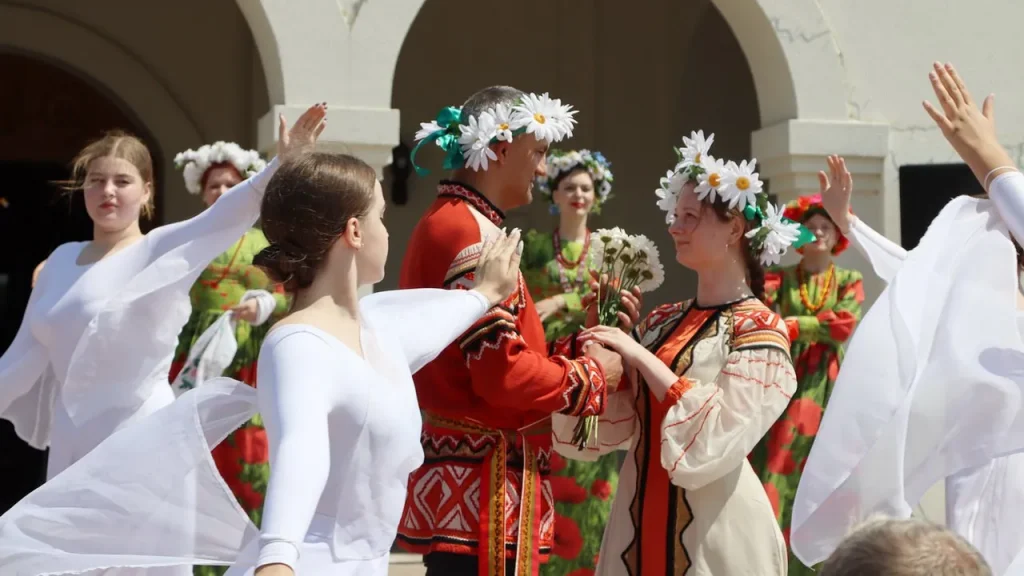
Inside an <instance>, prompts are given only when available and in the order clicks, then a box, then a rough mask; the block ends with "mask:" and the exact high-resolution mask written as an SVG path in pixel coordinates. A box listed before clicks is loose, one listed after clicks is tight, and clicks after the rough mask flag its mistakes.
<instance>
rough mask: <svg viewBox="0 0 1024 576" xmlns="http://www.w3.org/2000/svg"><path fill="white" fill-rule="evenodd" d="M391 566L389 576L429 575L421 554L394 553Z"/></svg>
mask: <svg viewBox="0 0 1024 576" xmlns="http://www.w3.org/2000/svg"><path fill="white" fill-rule="evenodd" d="M390 564H391V567H390V568H389V569H388V576H423V575H424V574H426V573H427V569H426V567H424V566H423V556H420V555H419V554H404V553H393V554H391V562H390Z"/></svg>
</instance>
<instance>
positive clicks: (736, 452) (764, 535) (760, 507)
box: [553, 133, 809, 576]
mask: <svg viewBox="0 0 1024 576" xmlns="http://www.w3.org/2000/svg"><path fill="white" fill-rule="evenodd" d="M712 140H713V137H711V138H708V139H707V140H705V138H704V135H703V133H694V134H693V135H692V138H684V144H685V145H686V147H685V148H684V149H683V150H678V152H679V153H680V156H681V161H680V162H679V164H678V165H677V166H676V169H675V170H673V171H672V172H670V174H669V176H668V177H666V178H665V179H664V180H663V181H662V183H663V189H662V190H659V192H658V195H659V197H660V198H661V200H660V201H659V202H658V204H659V206H661V207H662V208H664V209H666V210H667V211H668V212H669V214H668V216H667V220H668V221H669V223H670V227H669V234H671V236H672V238H673V240H674V241H675V247H676V260H677V261H678V262H679V263H680V264H682V265H683V266H686V267H687V268H690V269H692V270H694V271H696V272H697V274H698V284H697V294H696V298H694V299H691V300H686V301H683V302H679V303H676V304H670V305H666V306H661V307H659V308H657V309H655V310H654V311H653V312H652V313H651V314H650V315H649V316H648V317H647V318H646V319H645V320H644V321H643V322H642V323H641V324H640V325H639V326H638V328H637V330H636V332H635V333H634V337H635V339H634V338H633V337H630V336H628V335H626V334H624V333H622V332H621V331H620V330H618V329H614V328H607V327H602V326H598V327H595V328H592V329H590V330H588V331H587V332H586V333H585V335H586V336H589V337H590V338H591V340H590V341H589V342H585V343H584V344H583V346H591V345H594V344H601V345H604V346H608V347H610V348H613V349H615V350H616V351H617V352H619V353H620V354H621V355H622V357H623V359H624V360H625V361H626V362H627V363H628V364H629V365H630V367H631V369H632V374H633V377H632V378H631V381H632V386H630V387H620V389H619V390H618V391H616V392H615V393H613V394H611V395H609V397H608V405H607V407H606V409H605V413H604V415H603V416H601V419H600V422H599V426H598V428H597V442H596V443H594V445H591V446H586V447H584V448H583V449H582V450H581V449H579V447H578V444H576V443H574V442H572V441H571V440H572V437H573V432H574V430H575V429H576V426H577V422H576V421H575V420H576V419H574V418H569V417H563V416H559V415H556V416H554V417H553V427H554V435H555V448H556V450H558V451H559V452H561V453H562V454H565V455H567V456H570V457H572V458H579V459H593V458H595V457H597V456H599V455H601V454H604V453H606V452H608V451H610V450H614V449H619V448H623V449H625V448H628V450H629V452H628V454H627V457H626V462H625V464H624V466H623V468H622V470H621V476H620V480H619V490H618V493H617V494H616V498H615V504H614V506H613V508H612V514H611V517H610V518H609V522H608V527H607V529H606V531H605V535H604V540H603V542H602V546H601V553H600V561H599V564H598V568H597V574H599V575H605V576H625V575H627V574H630V575H642V576H668V575H676V574H687V575H688V576H689V575H697V576H710V575H719V574H751V575H780V574H785V572H786V564H787V560H786V546H785V542H784V541H783V538H782V534H781V532H780V530H779V526H778V523H777V522H776V521H775V515H774V512H773V510H772V506H771V503H770V502H769V500H768V497H767V495H766V494H765V491H764V489H763V488H762V486H761V482H760V481H759V480H758V478H757V475H756V474H755V473H754V471H753V469H752V468H751V466H750V464H749V463H748V462H747V459H746V456H747V454H748V453H749V451H750V450H751V449H752V448H753V447H754V445H755V444H756V443H757V441H758V440H760V438H761V437H762V436H763V435H764V433H765V432H767V430H768V429H769V428H770V427H771V425H772V424H773V423H774V422H775V420H776V419H777V418H778V417H779V416H780V415H781V414H782V412H783V410H784V409H785V408H786V406H787V405H788V404H789V401H790V397H791V396H792V394H793V392H794V391H795V390H796V375H795V373H794V370H793V365H792V362H791V360H790V355H789V350H790V343H789V339H788V336H787V330H786V326H785V322H784V321H783V320H782V318H781V317H779V316H778V315H777V314H775V313H773V312H772V311H771V310H769V309H768V308H767V307H766V306H765V305H764V304H763V303H762V302H761V300H760V298H761V297H762V296H763V278H764V276H763V269H762V264H774V263H777V262H778V258H779V256H780V255H781V254H783V253H784V252H785V251H786V249H787V248H788V247H789V246H790V245H793V244H794V243H796V244H799V243H800V241H801V240H804V239H805V238H806V236H807V235H808V234H809V233H808V232H806V230H804V229H803V228H802V227H801V226H800V225H799V224H796V223H793V222H789V221H788V220H785V219H783V218H782V215H781V214H780V213H778V212H777V211H776V209H775V207H774V206H771V205H770V204H769V203H768V201H767V197H766V194H764V192H763V191H762V185H761V182H760V181H759V180H758V178H757V173H755V172H754V171H753V170H754V163H753V162H751V163H749V164H748V163H747V162H743V163H741V164H739V165H736V164H734V163H731V162H730V163H728V164H725V163H723V162H722V161H720V160H717V159H715V158H713V157H711V156H710V155H709V154H708V149H709V147H710V144H711V142H712ZM614 242H615V240H612V241H611V242H610V243H608V244H607V245H606V246H610V245H612V244H613V243H614ZM624 381H625V380H624ZM666 544H667V547H666Z"/></svg>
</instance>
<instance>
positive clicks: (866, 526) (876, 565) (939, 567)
mask: <svg viewBox="0 0 1024 576" xmlns="http://www.w3.org/2000/svg"><path fill="white" fill-rule="evenodd" d="M820 574H821V576H855V575H856V576H862V575H871V576H953V575H958V576H992V569H991V568H989V566H988V563H986V562H985V559H984V558H982V557H981V554H979V553H978V551H977V550H975V548H974V547H973V546H971V545H970V544H969V543H968V542H967V541H966V540H964V539H963V538H961V537H960V536H958V535H957V534H955V533H954V532H952V531H951V530H947V529H946V528H944V527H942V526H939V525H938V524H933V523H931V522H927V521H924V520H920V519H917V518H908V519H896V518H886V517H875V518H871V519H869V520H867V521H866V522H864V523H863V524H861V525H860V526H858V527H857V528H856V529H854V531H853V532H851V533H850V535H849V536H847V537H846V539H845V540H843V541H842V543H840V544H839V547H838V548H836V550H835V552H833V553H832V555H831V556H829V558H828V560H826V561H825V564H824V565H823V566H822V568H821V573H820Z"/></svg>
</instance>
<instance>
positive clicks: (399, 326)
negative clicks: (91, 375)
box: [0, 153, 522, 576]
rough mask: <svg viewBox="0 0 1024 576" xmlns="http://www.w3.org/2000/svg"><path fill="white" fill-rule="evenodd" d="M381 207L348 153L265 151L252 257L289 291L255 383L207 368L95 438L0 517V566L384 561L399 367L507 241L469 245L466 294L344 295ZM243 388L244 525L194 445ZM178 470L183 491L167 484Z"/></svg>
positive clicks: (382, 570)
mask: <svg viewBox="0 0 1024 576" xmlns="http://www.w3.org/2000/svg"><path fill="white" fill-rule="evenodd" d="M222 201H223V199H222V200H221V201H220V202H222ZM218 204H219V202H218ZM384 208H385V202H384V197H383V193H382V191H381V187H380V184H379V183H378V182H377V181H376V179H375V176H374V173H373V170H372V169H371V168H370V167H369V166H367V165H366V164H365V163H363V162H361V161H359V160H358V159H355V158H353V157H350V156H344V155H330V154H317V153H314V154H308V155H304V156H302V157H299V158H295V159H293V160H289V161H288V162H285V163H283V164H282V165H281V167H280V169H279V170H278V172H277V174H276V175H275V176H274V178H272V179H271V181H270V183H269V185H268V188H267V192H266V195H265V197H264V200H263V210H262V219H263V229H264V232H265V234H266V236H267V239H268V240H269V241H270V246H269V247H268V248H266V249H265V250H264V251H263V252H261V253H260V254H259V256H258V257H257V260H256V262H257V264H258V265H261V266H263V267H264V268H265V269H266V270H267V271H268V273H269V274H270V275H271V276H273V277H274V278H275V280H278V281H280V282H282V283H283V284H284V285H285V287H286V289H288V290H289V291H290V292H292V293H293V294H294V296H295V301H294V302H295V304H294V309H293V311H292V312H291V314H290V315H289V316H287V317H286V318H284V319H283V320H282V321H281V322H279V323H278V324H277V325H276V326H275V327H274V328H273V329H272V331H271V332H270V334H269V335H268V337H267V339H266V341H265V342H264V344H263V347H262V350H261V354H260V363H259V376H258V377H259V382H260V387H259V390H258V392H257V391H254V390H252V389H251V388H250V387H248V386H245V385H242V384H239V383H235V382H233V381H230V380H227V379H218V380H214V381H211V382H210V383H208V384H205V385H203V386H201V387H199V388H196V389H195V390H192V391H190V392H188V393H186V394H184V395H183V396H182V397H181V398H180V399H179V401H178V402H176V403H175V404H174V405H171V406H169V407H167V408H166V409H164V410H161V411H160V412H158V413H157V414H154V415H153V416H151V417H150V418H148V419H146V420H144V421H142V422H139V423H138V424H136V425H134V426H132V427H130V428H128V429H125V430H123V431H121V432H119V433H117V434H114V435H113V436H111V437H110V438H109V439H108V441H106V442H104V443H103V444H102V445H100V446H99V447H98V448H96V449H95V450H94V451H93V452H92V453H90V454H89V455H88V456H87V457H86V458H84V459H82V460H81V461H79V462H78V463H77V464H76V465H74V466H72V467H71V468H69V469H68V470H66V471H65V472H64V473H62V474H61V475H60V476H58V477H57V478H55V479H54V481H53V482H52V483H50V484H49V485H47V486H44V487H43V488H40V489H39V490H37V491H36V492H34V493H33V494H31V495H29V496H28V497H27V498H26V499H24V500H23V501H22V502H20V503H19V504H18V505H16V506H15V507H14V508H12V510H11V511H10V512H8V514H6V515H4V516H3V517H0V565H3V566H5V568H6V569H9V570H11V571H12V573H13V574H16V575H22V574H24V575H26V576H28V575H32V576H35V575H37V574H40V573H70V574H78V573H82V572H84V571H89V570H97V569H105V568H116V567H124V566H176V565H182V564H191V563H202V564H207V565H216V564H219V565H228V564H231V565H233V566H232V568H231V570H229V572H228V573H229V574H253V573H254V572H255V573H256V574H258V575H259V576H278V575H287V576H292V575H293V574H302V575H307V574H312V575H320V574H344V575H360V576H363V575H367V576H369V575H373V576H384V575H385V574H387V570H388V556H389V551H390V548H391V545H392V543H393V542H394V538H395V534H396V532H397V529H398V522H399V519H400V517H401V513H402V509H403V506H404V504H405V498H406V487H407V481H408V477H409V473H410V472H412V471H413V470H415V469H416V468H417V467H419V466H420V464H421V463H422V461H423V450H422V447H421V445H420V442H419V437H420V432H421V427H422V421H421V417H420V412H419V407H418V403H417V401H416V392H415V388H414V387H413V383H412V373H413V372H415V371H416V370H418V369H419V368H420V367H421V366H423V365H424V364H425V363H427V362H429V361H430V360H431V359H433V358H434V357H435V356H436V355H437V354H438V353H440V351H441V350H443V349H444V348H445V347H446V346H447V345H448V344H449V343H450V342H451V341H453V340H454V339H455V338H456V337H458V335H460V334H461V333H463V332H464V331H465V330H467V329H468V328H469V327H470V326H471V325H472V324H473V323H474V322H475V321H477V320H479V318H480V317H481V316H483V315H484V314H485V313H486V312H487V310H488V309H490V308H491V306H493V305H495V304H496V303H498V302H501V301H503V300H504V299H505V298H507V297H508V296H509V295H510V294H512V292H513V291H515V290H516V288H517V286H518V278H519V271H518V269H519V257H520V254H521V250H522V248H521V242H520V240H519V232H518V231H515V230H514V231H513V232H512V233H511V234H509V235H507V236H505V235H504V234H502V235H501V236H500V237H498V238H495V239H493V241H492V242H488V243H485V244H484V245H483V246H481V252H480V263H479V265H478V267H477V272H476V282H477V283H476V287H475V288H474V289H473V290H468V291H457V290H456V291H445V290H408V291H393V292H382V293H378V294H373V295H371V296H367V297H365V298H363V299H362V300H359V299H358V295H357V294H358V290H359V287H360V286H363V285H369V284H374V283H376V282H379V281H380V280H381V278H382V277H383V273H384V263H385V260H386V258H387V252H388V241H387V238H388V236H387V230H386V228H385V227H384V224H383V222H382V218H383V214H384ZM257 395H258V399H259V408H260V411H261V413H262V414H263V418H264V423H265V425H266V428H267V434H268V437H269V440H270V459H271V476H270V482H269V486H268V490H267V499H266V502H265V505H264V516H263V525H262V534H261V533H260V532H259V531H257V529H256V528H255V526H253V525H252V524H251V522H250V521H249V519H248V517H247V516H245V514H244V512H242V510H241V509H240V508H239V507H238V506H237V504H236V503H235V501H234V499H233V497H232V496H231V494H230V492H229V491H227V489H226V486H225V485H224V483H223V480H221V479H220V478H219V477H218V476H217V474H216V468H215V466H214V464H213V461H212V459H211V458H210V456H209V445H210V444H216V443H217V442H218V441H219V440H220V439H222V438H223V437H224V436H225V435H227V433H228V432H230V431H231V430H233V429H234V428H235V427H236V426H237V425H238V424H239V423H241V422H243V421H244V420H245V419H247V418H248V417H249V416H251V415H252V413H253V412H254V411H255V409H256V399H257ZM182 483H187V484H189V485H191V486H194V487H195V489H194V493H193V494H191V495H189V496H188V497H186V498H180V497H178V496H177V493H176V492H175V491H174V490H173V489H172V488H171V487H172V486H175V485H179V484H182ZM111 502H116V503H117V505H116V506H112V505H111V504H110V503H111ZM72 503H73V504H72ZM69 510H70V511H69ZM156 518H158V520H159V521H158V522H156V523H154V519H156Z"/></svg>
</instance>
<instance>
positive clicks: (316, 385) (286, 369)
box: [257, 332, 356, 573]
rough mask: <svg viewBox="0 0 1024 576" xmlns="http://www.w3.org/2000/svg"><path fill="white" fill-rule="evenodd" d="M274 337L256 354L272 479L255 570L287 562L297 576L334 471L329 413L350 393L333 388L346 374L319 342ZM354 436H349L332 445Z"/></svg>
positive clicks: (302, 336) (306, 335) (304, 336)
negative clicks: (301, 550)
mask: <svg viewBox="0 0 1024 576" xmlns="http://www.w3.org/2000/svg"><path fill="white" fill-rule="evenodd" d="M273 338H274V335H273V334H271V336H270V338H269V339H268V342H267V344H266V345H264V347H263V350H262V352H261V354H260V365H259V374H258V378H259V382H260V385H259V388H258V392H259V400H260V402H259V403H260V412H261V413H262V414H263V423H264V425H265V426H266V429H267V438H268V440H269V443H270V480H269V483H268V485H267V497H266V501H265V504H264V512H263V525H262V529H261V536H260V552H259V560H258V563H257V566H264V565H268V564H284V565H287V566H289V567H290V568H291V569H292V570H293V571H294V572H295V573H300V570H299V568H298V564H299V547H300V546H301V544H302V541H303V539H304V538H305V536H306V531H307V530H308V529H309V524H310V522H311V521H312V519H313V516H314V514H315V513H316V505H317V503H318V502H319V500H320V496H321V493H322V492H323V489H324V486H325V485H326V484H327V478H328V475H329V473H330V469H331V447H330V437H329V433H328V425H327V418H328V414H329V412H330V409H331V406H332V404H336V403H339V400H338V398H339V397H342V398H344V397H345V396H346V395H347V394H346V391H344V390H338V389H337V387H336V385H335V381H336V380H337V379H338V378H340V377H343V375H342V374H340V373H338V372H337V371H336V370H334V369H332V367H331V366H330V364H329V363H327V362H325V360H326V359H329V358H336V357H337V351H336V350H335V349H334V348H332V347H331V346H330V345H329V344H328V343H327V342H325V341H324V340H322V339H321V338H320V336H318V335H316V334H313V333H310V332H294V333H290V334H286V335H285V336H283V337H282V338H281V339H280V340H277V341H273V340H272V339H273ZM355 398H356V396H354V395H353V396H352V401H355ZM342 401H344V400H342ZM355 438H356V435H355V434H348V435H342V436H339V437H338V438H336V439H335V440H336V441H340V442H352V441H354V440H355Z"/></svg>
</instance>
